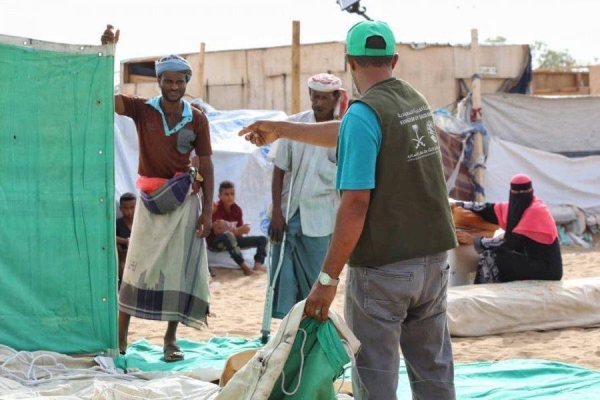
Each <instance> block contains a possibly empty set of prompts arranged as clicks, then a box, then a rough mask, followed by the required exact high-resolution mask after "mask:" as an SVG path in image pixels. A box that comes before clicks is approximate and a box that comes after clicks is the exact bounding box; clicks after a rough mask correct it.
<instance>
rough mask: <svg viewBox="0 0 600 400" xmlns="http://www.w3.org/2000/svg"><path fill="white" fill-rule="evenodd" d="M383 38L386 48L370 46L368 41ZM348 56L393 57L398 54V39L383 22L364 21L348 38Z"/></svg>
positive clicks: (349, 32) (349, 33)
mask: <svg viewBox="0 0 600 400" xmlns="http://www.w3.org/2000/svg"><path fill="white" fill-rule="evenodd" d="M373 36H381V37H382V38H383V40H384V42H385V48H374V47H371V46H369V43H368V39H369V38H370V37H373ZM346 54H348V55H349V56H393V55H394V54H396V39H395V38H394V33H393V32H392V30H391V29H390V27H389V26H388V24H386V23H385V22H382V21H362V22H359V23H358V24H355V25H354V26H353V27H352V28H350V30H349V31H348V35H347V36H346Z"/></svg>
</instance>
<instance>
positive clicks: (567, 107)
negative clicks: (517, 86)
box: [482, 93, 600, 154]
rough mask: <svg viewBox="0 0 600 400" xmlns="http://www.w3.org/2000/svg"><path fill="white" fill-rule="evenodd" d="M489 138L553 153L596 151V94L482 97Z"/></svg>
mask: <svg viewBox="0 0 600 400" xmlns="http://www.w3.org/2000/svg"><path fill="white" fill-rule="evenodd" d="M482 109H483V113H482V115H483V125H484V126H485V128H486V129H487V131H488V133H489V134H490V135H491V136H492V137H497V138H499V139H503V140H506V141H509V142H512V143H516V144H520V145H522V146H527V147H530V148H533V149H539V150H544V151H548V152H553V153H562V154H565V153H595V154H600V96H570V97H565V96H561V97H552V96H524V95H520V94H508V93H501V94H500V93H493V94H484V95H483V96H482Z"/></svg>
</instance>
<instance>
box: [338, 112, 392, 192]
mask: <svg viewBox="0 0 600 400" xmlns="http://www.w3.org/2000/svg"><path fill="white" fill-rule="evenodd" d="M381 138H382V133H381V126H380V125H379V120H378V118H377V114H375V111H373V109H371V107H369V106H367V105H366V104H364V103H360V102H357V103H354V104H352V106H351V107H350V108H348V111H347V112H346V115H344V118H343V119H342V124H341V126H340V135H339V140H338V169H337V176H336V187H337V189H339V190H366V189H373V188H375V167H376V165H377V155H378V154H379V149H380V147H381Z"/></svg>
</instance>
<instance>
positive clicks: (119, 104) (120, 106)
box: [100, 24, 125, 115]
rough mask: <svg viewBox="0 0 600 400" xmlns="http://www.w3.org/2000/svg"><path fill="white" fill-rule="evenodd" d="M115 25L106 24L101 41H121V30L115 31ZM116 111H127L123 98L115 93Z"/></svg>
mask: <svg viewBox="0 0 600 400" xmlns="http://www.w3.org/2000/svg"><path fill="white" fill-rule="evenodd" d="M113 29H115V28H114V26H112V25H111V24H108V25H106V29H105V30H104V32H103V33H102V36H101V37H100V43H102V44H103V45H105V44H117V42H118V41H119V36H120V31H119V30H118V29H117V31H116V32H113ZM115 112H116V113H117V114H121V115H122V114H123V113H124V112H125V104H124V103H123V99H122V98H121V96H120V95H118V94H116V95H115Z"/></svg>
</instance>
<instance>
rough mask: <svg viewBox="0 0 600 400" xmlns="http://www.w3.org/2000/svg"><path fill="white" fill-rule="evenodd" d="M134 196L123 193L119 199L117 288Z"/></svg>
mask: <svg viewBox="0 0 600 400" xmlns="http://www.w3.org/2000/svg"><path fill="white" fill-rule="evenodd" d="M135 203H136V198H135V195H134V194H133V193H124V194H123V195H122V196H121V198H120V199H119V210H121V214H123V216H122V217H121V218H118V219H117V253H118V254H119V288H121V278H122V277H123V271H124V270H125V260H126V258H127V249H128V247H129V237H130V236H131V227H132V226H133V214H134V211H135Z"/></svg>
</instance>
